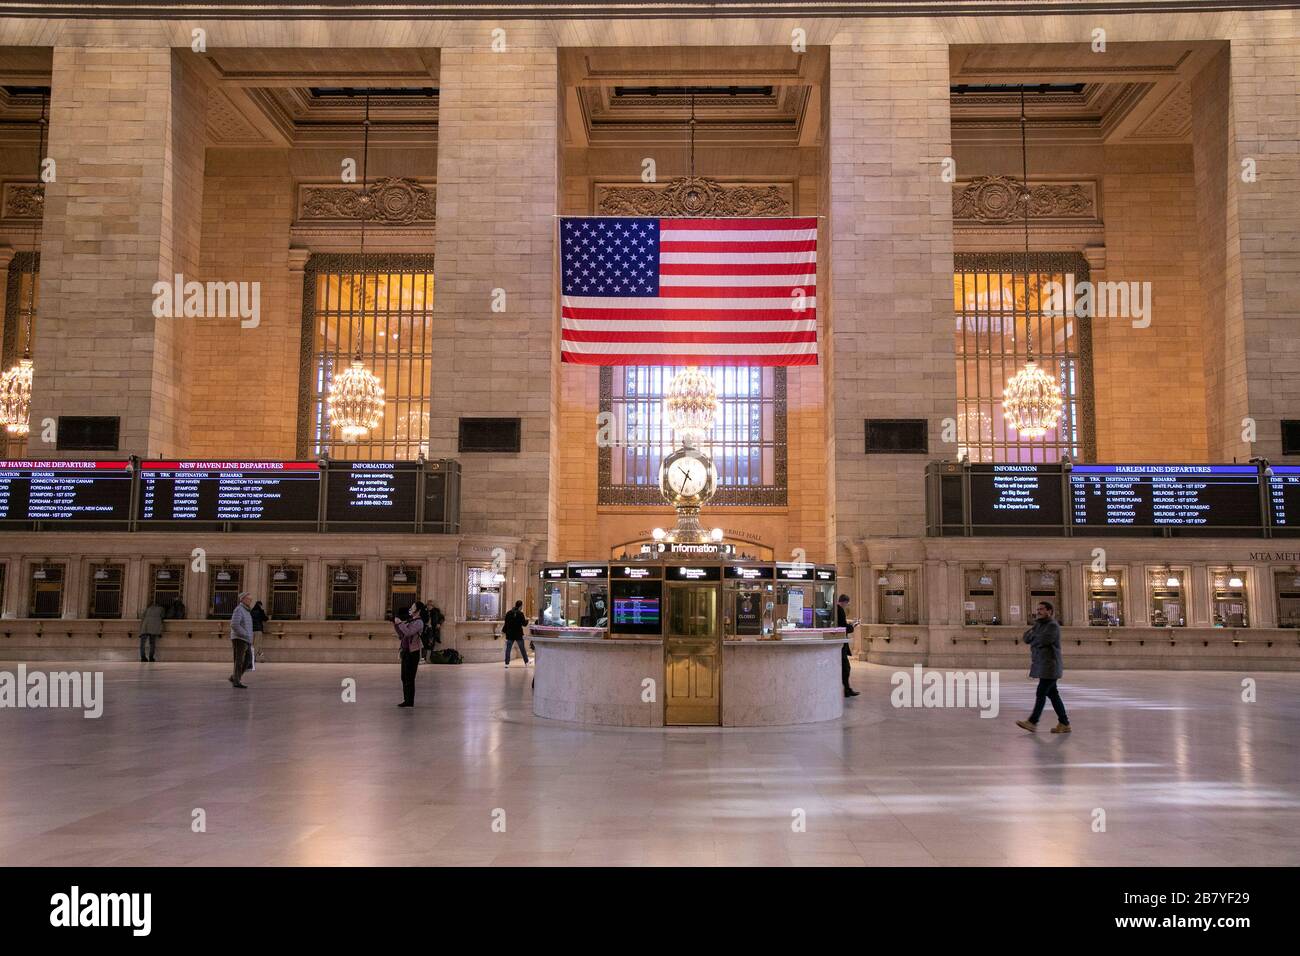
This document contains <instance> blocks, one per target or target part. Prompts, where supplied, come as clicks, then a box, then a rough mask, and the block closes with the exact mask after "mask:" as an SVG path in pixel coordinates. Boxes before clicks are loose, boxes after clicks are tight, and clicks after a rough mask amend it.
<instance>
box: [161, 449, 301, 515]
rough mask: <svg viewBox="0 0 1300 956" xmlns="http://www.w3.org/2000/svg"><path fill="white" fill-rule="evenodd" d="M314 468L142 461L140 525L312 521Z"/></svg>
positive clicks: (285, 463)
mask: <svg viewBox="0 0 1300 956" xmlns="http://www.w3.org/2000/svg"><path fill="white" fill-rule="evenodd" d="M319 507H320V466H319V465H318V464H317V463H316V462H314V461H146V462H142V463H141V465H140V502H139V506H138V509H137V510H138V513H139V517H140V520H141V521H177V522H224V521H292V522H314V521H315V520H316V517H317V512H318V510H319Z"/></svg>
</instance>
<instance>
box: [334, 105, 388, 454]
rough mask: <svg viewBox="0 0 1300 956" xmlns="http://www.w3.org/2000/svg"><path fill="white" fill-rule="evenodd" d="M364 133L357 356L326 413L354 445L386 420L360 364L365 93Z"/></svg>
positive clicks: (370, 376)
mask: <svg viewBox="0 0 1300 956" xmlns="http://www.w3.org/2000/svg"><path fill="white" fill-rule="evenodd" d="M362 129H363V130H364V133H363V136H362V142H363V145H362V151H361V201H360V205H359V208H360V216H361V264H360V267H359V268H358V274H359V276H360V279H361V308H360V310H359V314H358V316H357V325H356V337H355V341H356V352H355V353H354V354H353V357H352V364H351V365H349V366H348V367H347V368H346V369H344V370H343V371H342V372H341V373H340V374H338V375H335V376H333V378H332V380H331V381H330V390H329V396H328V398H327V399H326V402H325V405H326V410H327V411H328V413H329V420H330V425H331V426H333V427H334V428H337V429H338V430H339V434H340V435H341V436H342V438H343V440H344V441H347V442H353V441H357V440H358V439H360V438H363V437H365V436H366V435H368V434H369V433H370V431H371V429H373V428H378V427H379V423H380V421H382V420H383V417H384V388H383V386H382V385H380V384H379V378H378V377H377V376H376V375H375V373H374V372H372V371H370V369H368V368H366V365H365V363H364V362H363V361H362V360H361V336H362V332H363V330H364V328H365V315H366V273H365V267H366V266H365V256H366V217H367V216H368V215H369V213H370V180H369V177H368V166H369V160H370V94H369V93H366V118H365V120H364V122H363V123H362Z"/></svg>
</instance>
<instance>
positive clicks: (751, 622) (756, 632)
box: [722, 564, 776, 641]
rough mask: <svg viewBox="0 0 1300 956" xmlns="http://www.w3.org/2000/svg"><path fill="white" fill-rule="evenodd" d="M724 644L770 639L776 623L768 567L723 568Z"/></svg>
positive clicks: (772, 582)
mask: <svg viewBox="0 0 1300 956" xmlns="http://www.w3.org/2000/svg"><path fill="white" fill-rule="evenodd" d="M724 572H725V574H724V578H723V593H722V615H723V630H722V636H723V640H727V641H743V640H757V639H761V638H769V639H770V638H771V637H772V634H773V630H774V628H775V621H776V614H775V612H776V578H775V570H774V568H773V567H772V565H770V564H754V565H740V564H729V565H727V566H726V567H725V568H724Z"/></svg>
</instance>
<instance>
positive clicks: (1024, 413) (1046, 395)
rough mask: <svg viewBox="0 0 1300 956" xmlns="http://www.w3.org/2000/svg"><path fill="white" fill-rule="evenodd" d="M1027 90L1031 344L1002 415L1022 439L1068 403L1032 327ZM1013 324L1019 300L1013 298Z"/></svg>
mask: <svg viewBox="0 0 1300 956" xmlns="http://www.w3.org/2000/svg"><path fill="white" fill-rule="evenodd" d="M1027 126H1028V119H1027V117H1026V116H1025V88H1024V87H1023V86H1021V87H1020V161H1021V174H1022V177H1023V184H1022V186H1021V197H1020V198H1021V201H1022V202H1023V203H1024V204H1025V338H1026V340H1027V342H1028V349H1027V352H1026V361H1025V364H1024V367H1023V368H1021V369H1020V371H1018V372H1017V373H1016V374H1015V375H1013V376H1011V378H1009V379H1008V380H1007V384H1006V386H1005V387H1004V388H1003V389H1002V415H1003V418H1005V419H1006V422H1007V425H1008V426H1010V427H1011V428H1013V429H1014V430H1015V431H1016V434H1018V435H1019V436H1020V437H1022V438H1042V437H1043V436H1044V435H1046V434H1047V433H1048V432H1049V431H1051V430H1052V429H1054V428H1056V426H1057V425H1059V424H1060V422H1061V412H1062V410H1063V408H1064V403H1063V402H1062V401H1061V388H1060V386H1059V385H1058V384H1057V381H1056V379H1055V378H1053V377H1052V376H1051V375H1048V374H1047V373H1046V372H1045V371H1043V369H1042V368H1040V367H1039V365H1038V362H1037V361H1035V360H1034V338H1033V332H1032V330H1031V329H1030V327H1029V209H1030V205H1031V203H1030V195H1029V149H1028V145H1027V138H1026V127H1027ZM1012 309H1013V319H1012V321H1013V323H1014V309H1015V296H1014V295H1013V296H1012Z"/></svg>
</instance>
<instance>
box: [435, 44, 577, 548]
mask: <svg viewBox="0 0 1300 956" xmlns="http://www.w3.org/2000/svg"><path fill="white" fill-rule="evenodd" d="M521 29H522V28H521ZM521 29H520V30H516V29H512V30H511V31H510V33H509V39H508V46H507V49H506V50H505V52H501V53H495V52H493V51H492V50H491V49H490V48H488V47H487V46H484V47H481V48H477V47H450V48H447V47H444V48H443V49H442V51H441V54H440V61H439V84H438V85H439V89H440V93H439V107H438V193H437V216H438V232H437V241H436V246H435V259H434V276H435V291H434V313H435V328H434V341H433V345H434V352H435V354H437V355H438V357H439V358H438V361H437V363H436V367H435V368H434V371H433V392H432V393H433V402H432V406H433V407H434V408H435V409H437V410H438V414H437V415H436V416H435V418H434V420H433V422H432V434H431V435H430V443H429V444H430V456H431V457H434V458H438V457H444V456H446V457H453V458H459V459H460V462H461V469H462V472H461V531H462V532H463V533H466V534H508V535H511V536H512V537H514V536H518V537H530V538H536V539H539V540H542V541H549V542H553V541H554V539H555V534H554V530H553V529H554V527H555V523H556V514H557V512H556V500H555V484H556V483H555V481H554V479H553V476H554V473H555V470H556V462H557V457H558V449H557V447H556V442H555V431H556V422H557V420H558V413H559V409H558V386H557V382H558V368H557V366H556V363H557V362H558V360H559V359H558V346H557V342H556V332H555V330H556V327H557V320H556V315H555V292H554V287H555V260H554V242H555V239H554V237H555V234H556V224H555V213H556V209H557V206H556V178H557V162H558V159H557V126H556V123H557V98H558V94H557V88H558V87H557V83H558V76H557V67H556V50H555V48H554V47H533V48H529V47H527V46H523V45H520V44H521V43H523V42H525V41H527V40H528V38H527V37H526V36H521V35H520V33H521ZM536 42H540V41H536ZM494 303H495V304H496V305H497V309H498V311H494V309H493V306H494ZM462 416H465V417H488V418H520V419H521V420H522V422H521V426H522V445H521V448H522V450H521V451H520V453H518V454H501V453H484V454H459V453H458V451H457V427H458V420H459V419H460V418H461V417H462ZM593 427H594V423H593ZM551 546H552V547H553V544H552V545H551Z"/></svg>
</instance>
